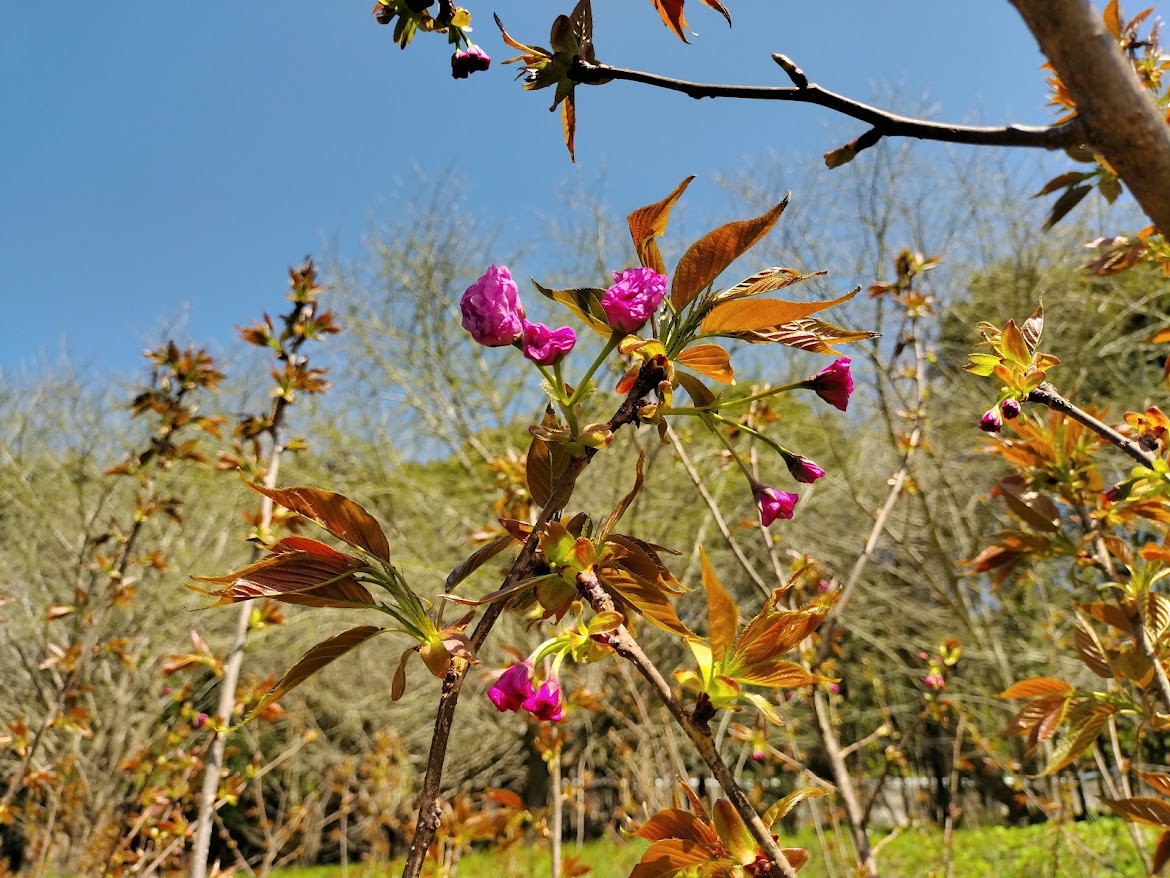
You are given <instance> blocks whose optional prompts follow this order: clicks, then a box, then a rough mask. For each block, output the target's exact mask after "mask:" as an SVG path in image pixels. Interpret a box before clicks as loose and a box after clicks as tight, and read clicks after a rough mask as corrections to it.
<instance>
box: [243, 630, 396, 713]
mask: <svg viewBox="0 0 1170 878" xmlns="http://www.w3.org/2000/svg"><path fill="white" fill-rule="evenodd" d="M385 631H386V629H385V628H379V627H377V626H376V625H359V626H358V627H357V628H350V629H349V630H348V631H342V632H341V633H340V634H335V635H333V636H332V637H330V638H329V639H328V640H323V641H321V642H320V643H318V644H317V645H316V646H314V647H313V648H312V649H310V650H309V651H308V652H306V653H305V654H304V655H303V656H301V657H300V659H299V660H298V661H297V663H296V664H295V665H293V666H292V667H291V668H289V669H288V673H286V674H285V675H284V676H283V677H281V678H280V682H279V683H277V684H276V685H275V686H274V687H273V688H272V689H270V690H269V691H268V693H267V694H266V695H265V696H264V697H263V698H261V699H260V703H259V704H257V705H256V706H255V707H253V708H252V710H251V711H250V712H249V713H248V715H247V716H246V717H244V720H243V722H248V720H250V719H252V717H254V716H255V715H256V714H258V713H259V712H260V711H262V710H263V709H264V708H266V707H267V706H268V705H270V704H271V703H272V702H274V701H276V700H277V699H278V698H280V697H281V696H283V695H286V694H288V693H289V692H291V691H292V690H293V689H295V688H296V687H297V686H299V685H301V683H303V682H305V680H307V679H309V677H311V676H313V674H315V673H317V671H319V670H321V669H322V668H323V667H325V666H326V665H328V664H331V663H332V662H334V661H335V660H336V659H339V658H341V657H342V656H343V655H345V654H346V653H347V652H349V651H350V650H352V649H355V648H356V647H359V646H361V645H362V644H363V643H365V642H366V641H367V640H369V639H370V638H372V637H377V636H378V635H379V634H382V633H383V632H385Z"/></svg>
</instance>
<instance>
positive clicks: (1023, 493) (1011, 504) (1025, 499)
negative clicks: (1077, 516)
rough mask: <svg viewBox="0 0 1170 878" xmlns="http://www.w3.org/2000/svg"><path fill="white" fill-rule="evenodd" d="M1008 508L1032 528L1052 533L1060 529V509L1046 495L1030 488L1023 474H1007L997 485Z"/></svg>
mask: <svg viewBox="0 0 1170 878" xmlns="http://www.w3.org/2000/svg"><path fill="white" fill-rule="evenodd" d="M997 487H998V488H999V491H1000V495H1001V496H1002V497H1003V499H1004V501H1005V502H1006V503H1007V506H1008V508H1009V509H1010V510H1011V511H1012V513H1013V514H1014V515H1016V516H1017V517H1018V518H1019V519H1020V520H1021V521H1023V522H1025V523H1026V524H1027V525H1028V526H1029V527H1031V528H1032V529H1034V530H1038V531H1044V532H1046V533H1053V532H1055V531H1057V530H1059V529H1060V511H1059V510H1058V509H1057V508H1056V504H1055V503H1053V502H1052V501H1051V500H1050V499H1048V497H1046V496H1045V495H1043V494H1040V493H1037V492H1036V491H1033V490H1031V489H1030V488H1029V487H1028V485H1027V482H1026V481H1025V480H1024V477H1023V476H1008V477H1007V478H1003V479H1000V480H999V484H998V486H997Z"/></svg>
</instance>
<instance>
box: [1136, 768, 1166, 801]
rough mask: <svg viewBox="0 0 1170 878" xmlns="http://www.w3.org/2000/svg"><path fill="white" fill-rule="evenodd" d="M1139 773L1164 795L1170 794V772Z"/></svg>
mask: <svg viewBox="0 0 1170 878" xmlns="http://www.w3.org/2000/svg"><path fill="white" fill-rule="evenodd" d="M1138 775H1139V776H1140V777H1141V779H1142V780H1144V781H1145V782H1146V783H1148V784H1149V785H1150V786H1152V787H1153V788H1154V789H1155V790H1157V791H1158V792H1159V793H1161V794H1162V795H1163V796H1170V774H1165V773H1164V772H1160V771H1139V772H1138Z"/></svg>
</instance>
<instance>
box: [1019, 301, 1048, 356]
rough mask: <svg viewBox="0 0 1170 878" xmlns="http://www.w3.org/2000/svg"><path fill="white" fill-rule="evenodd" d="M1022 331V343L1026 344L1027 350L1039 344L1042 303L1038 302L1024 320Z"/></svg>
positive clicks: (1042, 332)
mask: <svg viewBox="0 0 1170 878" xmlns="http://www.w3.org/2000/svg"><path fill="white" fill-rule="evenodd" d="M1022 331H1023V333H1024V343H1025V344H1027V345H1028V350H1030V351H1033V352H1034V351H1035V350H1036V348H1037V347H1038V346H1039V344H1040V336H1041V335H1043V334H1044V303H1043V302H1040V303H1038V304H1037V305H1036V310H1035V311H1033V312H1032V315H1031V316H1030V317H1029V318H1028V319H1027V320H1025V321H1024V326H1023V329H1022Z"/></svg>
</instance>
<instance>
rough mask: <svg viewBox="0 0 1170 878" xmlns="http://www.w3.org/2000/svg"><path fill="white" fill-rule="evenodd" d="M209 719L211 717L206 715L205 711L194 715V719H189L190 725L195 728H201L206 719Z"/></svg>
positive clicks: (205, 723)
mask: <svg viewBox="0 0 1170 878" xmlns="http://www.w3.org/2000/svg"><path fill="white" fill-rule="evenodd" d="M209 719H211V717H209V716H208V715H207V714H205V713H201V714H199V715H198V716H197V717H195V719H194V720H192V721H191V725H192V726H194V727H195V728H197V729H201V728H203V727H204V726H205V725H207V721H208V720H209Z"/></svg>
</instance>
